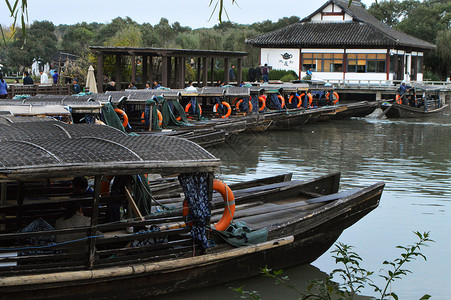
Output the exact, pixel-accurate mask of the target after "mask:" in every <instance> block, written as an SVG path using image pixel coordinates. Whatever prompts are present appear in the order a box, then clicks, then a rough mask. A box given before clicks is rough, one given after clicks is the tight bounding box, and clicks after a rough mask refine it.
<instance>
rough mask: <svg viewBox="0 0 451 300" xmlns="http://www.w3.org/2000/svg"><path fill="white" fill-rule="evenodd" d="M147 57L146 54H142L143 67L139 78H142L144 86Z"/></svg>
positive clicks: (146, 73)
mask: <svg viewBox="0 0 451 300" xmlns="http://www.w3.org/2000/svg"><path fill="white" fill-rule="evenodd" d="M147 58H148V56H147V55H143V61H142V65H143V68H142V75H141V78H142V79H143V80H142V81H143V82H142V83H143V84H144V86H145V85H146V82H147V80H148V79H147V75H148V72H147Z"/></svg>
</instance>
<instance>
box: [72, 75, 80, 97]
mask: <svg viewBox="0 0 451 300" xmlns="http://www.w3.org/2000/svg"><path fill="white" fill-rule="evenodd" d="M72 83H73V84H74V94H78V93H80V92H81V88H80V85H79V84H78V79H77V78H74V79H73V80H72Z"/></svg>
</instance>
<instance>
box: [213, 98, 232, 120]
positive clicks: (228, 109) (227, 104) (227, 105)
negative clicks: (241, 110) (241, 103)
mask: <svg viewBox="0 0 451 300" xmlns="http://www.w3.org/2000/svg"><path fill="white" fill-rule="evenodd" d="M221 104H222V105H224V106H225V107H227V113H226V114H225V115H223V116H222V117H221V118H223V119H225V118H228V117H230V115H231V114H232V107H231V106H230V104H229V103H227V102H225V101H222V102H221ZM218 107H219V103H216V104H215V106H213V108H214V112H218Z"/></svg>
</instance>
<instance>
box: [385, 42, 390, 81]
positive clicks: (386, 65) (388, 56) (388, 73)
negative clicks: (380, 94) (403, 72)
mask: <svg viewBox="0 0 451 300" xmlns="http://www.w3.org/2000/svg"><path fill="white" fill-rule="evenodd" d="M385 73H386V74H387V80H390V49H387V55H386V56H385Z"/></svg>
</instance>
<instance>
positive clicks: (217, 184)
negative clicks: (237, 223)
mask: <svg viewBox="0 0 451 300" xmlns="http://www.w3.org/2000/svg"><path fill="white" fill-rule="evenodd" d="M213 190H214V191H217V192H218V193H220V194H221V196H222V199H223V200H224V204H225V205H224V206H225V207H224V212H223V213H222V217H221V219H220V220H219V221H218V223H216V224H214V225H211V226H212V227H213V228H214V229H216V230H219V231H224V230H226V229H227V227H229V225H230V222H232V220H233V216H234V215H235V196H234V195H233V192H232V190H231V189H230V188H229V187H228V185H227V184H225V183H224V182H222V181H220V180H217V179H214V180H213ZM188 214H189V207H188V202H187V201H186V200H185V201H183V216H184V217H186V216H187V215H188ZM188 225H189V226H191V225H192V223H188Z"/></svg>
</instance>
